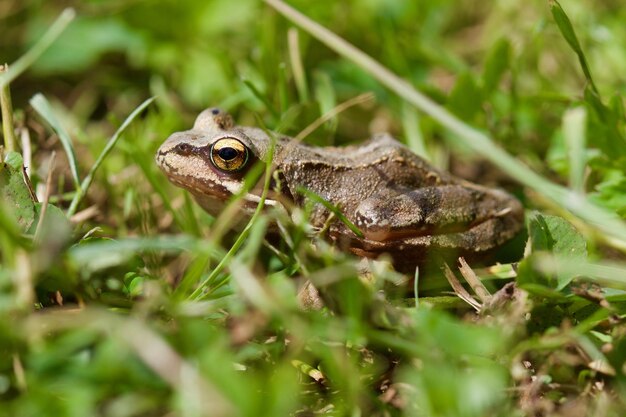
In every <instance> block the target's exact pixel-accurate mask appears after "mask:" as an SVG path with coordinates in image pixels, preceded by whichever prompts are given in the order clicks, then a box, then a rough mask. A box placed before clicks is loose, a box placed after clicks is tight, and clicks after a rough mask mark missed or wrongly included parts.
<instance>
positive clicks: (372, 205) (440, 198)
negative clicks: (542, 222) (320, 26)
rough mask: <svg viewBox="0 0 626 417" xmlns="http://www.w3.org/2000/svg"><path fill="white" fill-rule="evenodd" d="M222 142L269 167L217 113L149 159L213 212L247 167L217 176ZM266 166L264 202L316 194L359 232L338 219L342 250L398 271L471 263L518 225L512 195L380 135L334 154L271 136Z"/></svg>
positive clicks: (251, 202) (263, 147)
mask: <svg viewBox="0 0 626 417" xmlns="http://www.w3.org/2000/svg"><path fill="white" fill-rule="evenodd" d="M224 138H234V139H237V140H238V141H240V142H241V143H242V144H243V145H244V146H245V147H246V148H248V150H249V154H250V158H249V159H248V161H247V164H246V165H247V166H251V165H252V164H253V162H254V161H258V160H260V161H263V162H267V156H268V149H269V144H270V139H269V137H268V136H267V134H266V133H265V132H264V131H262V130H261V129H257V128H252V127H239V126H234V124H233V123H232V119H231V118H230V116H229V115H228V114H226V113H223V112H221V111H220V110H218V109H207V110H205V111H204V112H202V113H201V114H200V115H199V116H198V118H197V119H196V122H195V124H194V127H193V129H191V130H188V131H184V132H178V133H174V134H173V135H172V136H170V137H169V138H168V139H167V140H166V141H165V143H163V145H162V146H161V147H160V148H159V150H158V152H157V157H156V159H157V163H158V164H159V166H160V167H161V169H162V170H163V171H164V172H165V174H166V175H167V177H168V178H169V179H170V180H171V181H172V182H173V183H174V184H176V185H178V186H181V187H183V188H185V189H187V190H189V191H190V192H191V193H192V194H193V195H194V197H195V198H196V200H197V201H198V203H199V204H200V205H201V206H202V207H203V208H204V209H205V210H207V211H208V212H209V213H212V214H217V213H218V212H219V211H220V209H221V207H222V206H223V204H224V203H225V202H226V201H227V200H228V199H229V198H230V196H231V195H232V194H233V193H236V192H237V191H238V190H240V188H241V181H242V178H243V176H244V174H245V169H242V170H240V171H237V172H234V173H229V172H223V171H221V170H220V169H218V168H217V167H216V166H215V164H214V163H213V161H212V160H211V157H210V155H211V145H212V144H213V143H215V142H217V141H219V140H221V139H224ZM274 166H275V167H276V170H277V171H278V173H279V178H280V179H281V180H280V184H281V187H282V188H281V190H279V193H280V196H279V197H277V198H275V199H273V198H272V199H269V200H268V201H267V204H269V205H277V204H281V203H280V202H281V201H282V202H284V201H285V200H288V201H289V202H292V203H294V204H295V205H302V204H303V203H304V201H305V197H303V196H302V194H301V193H299V192H298V191H297V189H298V188H299V187H304V188H306V189H308V190H310V191H312V192H314V193H315V194H317V195H319V196H321V197H322V198H324V199H325V200H327V201H329V202H330V203H332V204H333V205H335V206H337V207H339V208H340V209H341V211H342V212H343V213H344V214H345V216H346V217H347V218H348V219H349V220H350V221H351V222H353V223H354V224H355V225H356V226H357V227H358V228H359V229H360V230H361V231H362V233H363V237H358V236H357V235H356V234H354V233H353V232H352V231H350V230H349V229H348V228H347V227H346V226H345V225H344V224H343V223H342V222H340V221H338V220H337V221H334V222H333V223H332V224H331V226H330V230H329V235H330V237H331V238H332V239H333V240H335V241H336V242H337V243H338V244H339V246H340V247H342V248H344V249H347V250H350V251H351V252H353V253H355V254H357V255H360V256H366V257H377V256H378V255H380V254H382V253H388V254H390V255H391V256H392V258H393V259H394V261H395V263H396V264H399V265H403V266H409V267H410V266H414V265H416V264H419V263H421V262H422V261H423V259H424V256H425V254H427V253H428V254H431V253H455V254H456V255H463V256H467V257H470V258H476V257H477V256H480V255H481V254H483V253H487V252H490V251H492V250H493V249H495V248H497V247H498V246H500V245H502V244H503V243H505V242H506V241H508V240H509V239H511V238H512V237H513V236H514V235H516V234H517V233H518V232H519V231H520V230H521V228H522V225H523V209H522V206H521V204H520V203H519V201H517V200H516V199H515V198H513V197H512V196H510V195H509V194H507V193H505V192H504V191H501V190H497V189H490V188H486V187H482V186H479V185H476V184H472V183H470V182H467V181H464V180H461V179H459V178H456V177H454V176H452V175H451V174H449V173H447V172H443V171H439V170H437V169H435V168H433V167H432V166H430V165H429V164H428V163H427V162H426V161H424V160H423V159H422V158H420V157H419V156H417V155H415V154H414V153H412V152H411V151H410V150H409V149H408V148H406V147H405V146H404V145H402V144H401V143H400V142H398V141H396V140H395V139H393V138H392V137H391V136H389V135H387V134H382V135H376V136H374V137H373V138H372V139H371V140H369V141H367V142H365V143H363V144H361V145H358V146H348V147H341V148H339V147H323V148H321V147H311V146H306V145H303V144H299V143H298V144H295V143H292V142H291V138H286V137H278V140H277V144H276V152H275V157H274ZM244 168H245V167H244ZM245 199H246V205H247V206H248V208H254V207H255V206H256V204H257V203H258V201H259V195H258V194H248V195H247V196H246V198H245ZM282 205H283V206H284V205H285V204H282ZM329 215H330V213H329V211H328V210H327V209H326V208H324V207H323V206H322V205H321V204H317V205H316V206H315V209H314V211H313V214H312V216H311V219H310V221H311V224H312V225H313V226H315V227H322V226H323V225H324V224H325V222H326V221H327V219H328V217H329Z"/></svg>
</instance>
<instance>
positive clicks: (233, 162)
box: [211, 138, 248, 172]
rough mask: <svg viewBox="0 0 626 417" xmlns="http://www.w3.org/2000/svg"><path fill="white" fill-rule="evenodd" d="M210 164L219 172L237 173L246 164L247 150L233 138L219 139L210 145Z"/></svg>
mask: <svg viewBox="0 0 626 417" xmlns="http://www.w3.org/2000/svg"><path fill="white" fill-rule="evenodd" d="M211 162H212V163H213V165H214V166H215V167H216V168H217V169H219V170H220V171H225V172H236V171H239V170H241V169H243V168H244V167H245V166H246V164H247V163H248V148H247V147H246V146H245V145H244V144H243V143H241V142H239V141H238V140H237V139H234V138H223V139H219V140H217V141H216V142H214V143H213V145H211Z"/></svg>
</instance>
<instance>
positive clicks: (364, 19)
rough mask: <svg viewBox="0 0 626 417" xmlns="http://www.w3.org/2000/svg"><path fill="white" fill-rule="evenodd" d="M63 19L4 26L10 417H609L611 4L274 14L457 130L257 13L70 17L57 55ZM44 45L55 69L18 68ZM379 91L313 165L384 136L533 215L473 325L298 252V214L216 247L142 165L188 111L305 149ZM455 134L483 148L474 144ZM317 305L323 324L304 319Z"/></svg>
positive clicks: (153, 5)
mask: <svg viewBox="0 0 626 417" xmlns="http://www.w3.org/2000/svg"><path fill="white" fill-rule="evenodd" d="M61 3H63V5H67V3H66V2H56V1H46V2H43V1H17V0H15V1H13V0H7V1H5V2H3V3H2V5H1V6H0V19H1V25H0V27H1V28H2V32H1V33H0V34H1V35H2V36H0V51H1V52H2V55H1V56H2V57H3V59H4V60H6V61H7V62H9V64H10V67H9V68H10V69H9V73H5V74H4V75H0V85H2V86H5V87H7V86H9V84H7V83H6V82H5V81H6V80H7V77H8V76H7V75H6V74H9V75H10V74H11V71H17V72H19V74H17V72H16V73H15V74H16V75H18V76H17V78H14V79H12V82H11V83H10V89H11V91H10V97H11V98H12V102H13V109H14V112H13V117H12V119H13V121H12V123H13V124H14V125H15V127H16V132H17V136H16V143H17V146H16V150H17V151H19V152H9V151H10V150H11V147H12V145H11V141H10V140H9V139H7V137H8V136H10V135H9V134H7V132H6V130H5V142H4V144H5V149H4V152H3V164H2V165H1V166H0V191H2V197H3V198H2V201H1V202H0V226H1V227H0V315H1V316H0V317H1V318H2V320H0V415H6V416H46V415H50V416H59V415H63V416H65V415H67V416H87V415H89V416H92V415H102V416H164V415H179V416H203V415H207V416H230V415H245V416H257V415H268V416H270V415H276V416H284V415H298V416H310V415H317V414H328V415H351V416H357V415H380V416H386V415H416V416H417V415H419V416H423V415H426V416H485V415H494V416H496V415H498V416H499V415H507V416H509V415H520V416H522V415H555V416H559V415H563V416H565V415H567V416H578V415H580V416H583V415H603V416H604V415H615V416H619V415H622V414H623V410H624V406H625V404H624V403H625V402H626V387H625V386H624V382H625V376H626V366H625V363H626V328H625V326H624V324H623V317H624V314H625V313H626V292H624V289H625V286H626V267H625V264H624V255H623V251H624V248H625V247H626V245H625V243H624V242H625V240H624V239H623V234H622V232H621V230H622V229H621V228H623V227H624V226H623V225H624V223H623V219H624V218H625V217H626V159H625V157H626V141H625V136H624V135H625V132H624V123H625V117H624V102H623V94H624V90H625V85H624V80H623V77H622V74H624V73H626V45H625V44H624V43H625V42H626V33H625V32H626V27H625V26H624V25H623V21H624V19H625V18H626V16H625V15H626V9H624V8H623V7H621V5H620V3H619V2H617V1H601V2H597V1H596V2H591V1H578V2H563V4H562V6H563V9H561V8H560V6H559V5H558V3H554V2H550V3H545V2H539V1H535V2H521V1H501V2H495V1H494V2H476V1H461V2H452V1H443V2H435V1H432V2H426V1H425V2H411V1H392V2H386V1H380V0H352V1H348V2H333V3H310V2H304V1H293V2H290V4H291V5H292V6H294V7H295V8H297V9H298V10H300V11H301V12H303V13H304V14H305V15H306V16H309V17H310V18H312V19H314V20H315V21H317V22H319V23H321V24H322V25H324V26H326V27H328V28H329V29H330V30H332V31H333V32H334V33H336V34H337V35H339V36H341V37H343V38H344V39H346V40H348V41H349V42H351V43H353V44H354V45H355V46H357V47H358V48H360V49H362V50H363V51H364V52H365V53H367V54H369V55H371V56H372V57H373V58H374V59H375V60H376V61H378V62H379V63H381V64H382V65H384V66H386V67H388V68H389V69H390V70H391V71H393V72H394V73H396V74H397V75H399V76H400V77H402V78H404V79H406V80H407V81H409V82H410V83H411V85H412V86H414V87H415V88H416V89H417V90H419V91H422V92H424V93H426V94H427V95H428V96H429V97H431V98H432V99H433V101H434V103H433V104H435V105H437V104H438V105H440V106H443V108H445V109H446V110H447V111H449V112H450V113H451V114H453V115H454V116H456V117H458V118H459V119H460V120H462V121H463V123H464V124H463V123H461V124H460V126H461V128H460V129H461V130H460V131H459V130H458V129H457V130H454V129H452V130H450V127H451V125H450V123H448V122H449V120H448V122H446V121H445V120H444V122H443V123H439V122H441V120H437V119H436V117H435V118H431V117H428V116H426V115H425V114H423V113H421V112H419V111H418V110H417V109H416V108H414V107H412V106H411V105H410V104H407V103H406V102H405V101H404V100H403V99H402V98H401V95H399V94H396V93H394V92H393V91H392V90H387V89H386V88H385V87H383V85H382V84H379V83H378V82H377V81H376V79H375V77H374V76H373V75H372V74H370V73H368V70H367V68H366V69H362V68H359V67H358V66H357V65H356V64H355V63H354V62H353V61H351V60H350V59H349V54H344V53H342V55H341V56H338V55H336V54H335V53H334V52H332V51H331V50H330V49H327V48H326V47H324V46H322V45H321V44H320V43H319V42H318V41H317V40H315V39H314V38H313V37H311V36H310V35H308V34H307V32H306V31H299V30H298V29H295V28H294V27H292V26H291V24H290V23H289V21H287V20H286V19H284V18H283V17H281V16H280V15H279V14H278V13H276V12H275V11H273V10H272V8H270V7H269V6H268V5H266V4H264V3H261V2H258V1H253V0H245V1H238V2H230V1H221V0H214V1H209V2H201V1H187V2H184V3H175V2H167V1H152V2H141V1H130V2H117V1H113V2H101V1H83V2H76V3H75V4H74V7H75V8H76V18H75V19H73V21H72V22H71V23H70V22H69V21H70V20H71V15H68V14H66V15H64V16H65V17H66V18H67V19H66V21H65V23H64V22H61V23H60V25H61V26H63V25H65V24H66V23H67V24H68V26H67V28H66V29H65V30H64V31H63V33H62V34H61V35H60V36H59V37H58V38H57V37H56V35H55V34H54V33H50V32H48V33H47V34H45V33H46V30H47V29H49V27H50V25H51V24H52V22H53V21H54V20H55V19H56V18H57V16H59V15H60V13H61V10H62V9H61V6H62V5H61ZM274 3H275V2H274ZM570 21H571V24H570ZM61 26H58V28H59V32H60V30H61V29H63V28H62V27H61ZM42 40H43V42H47V43H50V46H49V48H47V50H46V52H45V53H44V54H43V55H42V56H40V57H38V58H37V59H36V60H33V62H26V64H25V65H24V67H21V65H20V64H19V62H20V61H18V59H22V60H23V59H24V58H25V57H26V58H27V60H28V57H29V55H27V54H26V51H27V50H29V48H31V47H33V45H35V43H36V42H42ZM330 43H331V45H330V46H331V47H333V45H334V46H336V45H337V42H336V41H332V40H331V42H330ZM39 45H42V48H43V47H44V46H47V45H44V44H41V43H40V44H39ZM35 48H37V47H35ZM31 51H32V49H31ZM33 58H34V57H33ZM21 62H25V61H21ZM11 78H13V77H11ZM383 82H384V80H383ZM368 91H371V92H373V93H374V94H375V97H376V102H372V101H370V102H368V103H365V104H361V105H359V106H355V107H352V108H350V109H349V110H347V111H345V112H343V113H342V114H340V115H339V116H337V117H334V118H332V119H331V120H330V121H328V122H327V123H325V124H324V125H323V126H322V127H321V128H320V129H318V130H317V131H315V132H314V133H313V134H312V135H311V136H310V137H308V138H307V141H308V142H310V143H314V144H335V143H337V144H343V143H348V142H354V141H358V140H361V139H363V138H365V137H367V136H368V135H369V134H370V133H371V132H373V131H380V130H388V131H391V132H392V133H394V134H395V135H396V136H398V137H401V138H403V139H404V140H405V141H406V143H408V144H409V146H411V147H412V148H413V149H414V150H415V151H416V152H419V153H421V154H423V155H425V156H427V157H428V158H429V159H430V160H431V161H433V162H434V163H436V164H437V165H439V166H441V167H443V168H449V169H451V170H453V171H455V172H457V173H459V174H460V175H462V176H464V177H466V178H469V179H472V180H476V181H479V182H482V183H485V184H489V185H499V186H501V187H506V188H508V189H509V190H510V191H511V192H514V193H516V194H517V195H518V196H519V197H520V198H521V199H522V200H523V202H524V204H525V206H526V207H527V208H528V216H527V217H528V221H527V223H528V235H529V236H530V238H531V241H530V242H531V243H530V244H529V245H528V246H527V256H526V257H525V259H524V260H523V261H522V262H521V263H520V264H519V265H516V266H515V267H511V266H504V267H500V268H499V269H498V268H495V269H494V268H492V269H476V272H477V273H478V274H479V275H480V277H481V278H483V280H484V283H485V285H486V290H487V291H488V292H489V293H491V294H492V295H488V294H485V293H480V292H479V291H476V293H477V296H476V297H474V301H473V303H474V305H475V306H477V309H478V310H479V311H478V312H475V311H474V310H473V309H472V308H471V307H470V305H469V304H467V303H465V302H463V301H462V300H461V299H460V298H458V297H456V296H453V295H451V293H450V289H449V287H448V286H447V284H444V282H445V280H444V279H443V278H442V276H443V272H442V273H441V274H435V275H441V276H433V277H428V280H427V281H421V282H420V290H419V295H420V297H419V298H418V299H417V300H414V299H406V298H405V296H404V295H405V293H406V292H407V287H408V286H409V285H410V284H408V283H407V281H408V278H407V277H402V276H399V275H398V274H396V273H393V272H392V271H390V270H388V269H385V268H384V267H382V266H381V265H377V266H374V269H373V272H374V274H373V277H372V279H371V280H368V281H364V280H362V279H360V278H359V273H358V268H357V263H356V262H357V260H355V259H354V258H352V257H350V256H347V255H344V254H341V253H339V252H337V251H336V250H335V249H334V248H332V247H330V246H328V245H327V244H326V243H325V242H324V241H323V240H321V239H319V238H317V237H314V236H311V235H310V233H309V230H308V228H307V226H306V220H305V219H306V216H305V215H303V216H302V220H301V221H300V222H299V223H296V224H290V225H289V226H288V228H287V230H286V231H284V235H283V241H282V242H280V243H279V244H278V245H270V244H269V243H267V242H265V241H264V239H263V237H264V232H265V230H266V229H267V227H268V223H269V222H270V221H271V220H272V216H274V214H268V215H264V216H261V217H259V218H258V219H257V221H255V222H254V223H253V224H251V226H250V228H249V229H248V232H247V233H248V234H247V236H246V239H240V240H239V241H238V245H240V246H239V247H238V250H237V251H232V250H230V247H231V245H232V243H233V242H234V241H235V240H236V236H231V235H229V234H227V233H220V232H218V231H219V230H220V229H221V228H223V226H224V224H228V223H231V222H232V220H233V219H232V216H233V214H232V213H231V214H229V213H226V214H225V215H224V216H221V217H220V218H218V219H214V218H212V217H210V216H208V215H207V214H205V213H203V212H202V211H201V210H199V209H198V208H197V207H196V206H195V205H194V203H193V202H192V201H191V200H190V198H189V196H188V195H186V194H184V193H183V192H181V191H180V190H176V189H174V188H173V187H170V186H169V185H168V183H167V181H166V179H165V178H164V177H163V176H162V174H160V173H159V172H158V170H157V168H156V166H155V165H154V163H153V155H154V152H155V150H156V148H157V147H158V146H159V144H160V143H161V142H162V141H163V140H164V139H165V138H166V137H167V136H168V135H169V134H170V133H171V132H173V131H176V130H181V129H185V128H187V127H188V126H189V125H190V124H191V122H192V120H193V118H194V117H195V114H196V113H197V112H198V111H199V110H201V109H202V108H204V107H207V106H212V105H220V106H222V107H224V108H226V109H228V110H231V111H233V112H234V113H235V115H236V117H237V119H238V122H239V123H240V124H256V123H257V121H256V118H257V117H258V118H259V120H261V121H262V122H263V123H264V124H265V125H266V126H268V127H269V128H272V129H276V130H280V131H281V132H285V133H287V134H291V135H296V134H298V133H299V132H300V131H301V130H302V129H303V128H304V127H306V126H308V125H309V124H310V123H311V122H313V121H314V120H316V119H317V118H319V117H320V116H321V115H323V114H325V113H327V112H328V111H329V110H331V109H332V108H334V107H335V106H336V105H338V104H339V103H342V102H345V101H346V100H348V99H350V98H352V97H355V96H357V95H360V94H362V93H364V92H368ZM7 93H8V92H7ZM37 93H41V94H39V95H35V94H37ZM400 94H401V93H400ZM6 96H8V94H6V95H5V97H6ZM149 96H156V99H155V101H154V102H153V104H151V105H149V103H148V102H144V100H145V99H146V98H148V97H149ZM142 102H144V104H143V105H144V106H145V105H149V107H148V110H147V111H141V107H140V104H141V103H142ZM426 110H428V109H426ZM134 111H135V112H134ZM133 112H134V113H133ZM131 113H132V114H131ZM129 115H130V116H129ZM7 120H8V118H7V116H6V115H4V114H3V127H5V128H6V127H7V123H8V122H7ZM118 128H120V129H119V130H118ZM472 128H474V129H477V132H478V134H479V135H480V137H481V138H482V137H487V138H492V139H493V140H494V141H495V142H496V145H497V146H498V147H497V148H495V147H492V143H491V142H486V145H485V146H476V144H473V145H472V143H467V142H464V139H468V138H469V139H470V140H471V138H472V136H471V135H469V136H468V137H465V136H464V132H476V131H474V130H472ZM107 143H108V145H107ZM479 143H481V142H479ZM7 145H8V146H7ZM113 146H114V147H113ZM477 148H478V149H477ZM500 148H501V149H504V150H506V151H507V152H508V154H509V155H512V156H513V157H514V158H515V159H514V160H512V162H511V163H508V162H507V163H501V164H500V168H501V170H495V169H493V168H492V167H491V166H490V165H487V164H486V163H485V162H483V159H480V158H478V157H477V156H476V154H475V152H476V151H478V152H479V153H481V152H482V155H481V156H482V158H485V159H491V160H495V162H496V164H497V163H498V161H499V160H504V161H509V160H508V159H501V158H500V156H499V155H500V154H499V153H498V152H499V151H498V149H500ZM472 150H473V151H474V153H472V152H471V151H472ZM504 157H506V158H508V156H506V155H505V156H504ZM499 158H500V159H499ZM518 163H521V164H523V165H520V166H526V167H530V168H531V169H532V170H533V171H534V173H536V176H535V174H532V175H525V176H524V175H523V174H524V172H522V175H520V173H519V170H518V171H516V168H517V165H516V164H518ZM22 164H24V165H26V166H27V168H28V170H29V177H30V181H31V183H32V189H33V190H34V193H35V194H36V195H37V196H38V200H39V202H37V203H35V202H33V200H32V197H31V196H30V194H29V192H28V189H27V187H26V186H25V184H24V182H23V179H22ZM507 174H508V175H509V176H511V177H513V178H516V179H517V180H518V182H512V181H510V180H509V179H508V177H507ZM77 190H80V191H78V192H77ZM552 191H554V192H552ZM45 202H48V203H49V204H45ZM587 208H591V209H590V210H587ZM42 213H44V214H43V215H42ZM304 214H306V212H305V213H304ZM222 232H224V231H222ZM311 241H313V242H314V243H315V246H312V245H311ZM224 259H228V262H225V263H224V262H222V263H220V261H222V260H224ZM217 266H220V268H217ZM222 266H223V267H224V268H222ZM457 275H459V276H460V274H458V273H457ZM307 281H310V282H311V283H313V285H314V286H315V287H316V288H317V289H318V290H319V293H320V297H321V299H322V300H323V301H324V303H325V308H323V309H321V310H303V309H302V308H300V307H299V305H298V301H297V291H298V290H299V288H301V287H302V286H303V285H306V284H305V283H306V282H307ZM511 281H514V282H516V284H517V286H518V289H517V290H515V291H513V290H511V289H512V287H510V286H506V287H504V286H505V284H506V283H508V282H511ZM502 287H504V289H503V290H502V291H500V292H497V291H498V289H500V288H502ZM474 289H475V288H474ZM493 294H495V295H493ZM478 295H480V296H478Z"/></svg>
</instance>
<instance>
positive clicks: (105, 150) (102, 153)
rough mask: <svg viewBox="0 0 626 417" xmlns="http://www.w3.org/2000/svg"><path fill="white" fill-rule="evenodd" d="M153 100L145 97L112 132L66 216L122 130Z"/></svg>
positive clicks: (74, 210)
mask: <svg viewBox="0 0 626 417" xmlns="http://www.w3.org/2000/svg"><path fill="white" fill-rule="evenodd" d="M153 101H154V97H151V98H149V99H147V100H146V101H144V102H143V103H141V104H140V105H139V107H137V108H136V109H135V110H134V111H133V112H132V113H131V114H130V115H129V116H128V117H127V118H126V120H124V123H122V125H121V126H120V127H119V128H118V129H117V131H116V132H115V133H114V134H113V136H111V138H110V139H109V141H108V142H107V144H106V146H105V147H104V149H103V150H102V152H100V155H99V156H98V159H96V162H95V163H94V164H93V165H92V167H91V169H90V170H89V173H88V174H87V176H86V177H85V179H84V180H83V182H82V184H81V186H80V187H79V188H78V190H77V192H76V195H75V196H74V199H73V200H72V203H71V204H70V208H69V209H68V210H67V216H68V217H70V216H72V215H73V214H74V213H76V209H77V207H78V204H80V202H81V201H82V199H83V198H84V197H85V194H86V193H87V190H88V189H89V187H90V186H91V182H92V181H93V177H94V175H95V174H96V171H97V170H98V168H99V167H100V165H102V162H103V161H104V158H106V157H107V155H108V154H109V153H110V152H111V150H112V149H113V147H114V146H115V144H116V143H117V141H118V140H119V138H120V136H121V135H122V133H123V132H124V130H126V128H127V127H128V125H130V124H131V122H132V121H133V120H135V118H136V117H137V116H138V115H139V114H140V113H141V112H142V111H144V109H145V108H146V107H148V106H149V105H150V103H152V102H153Z"/></svg>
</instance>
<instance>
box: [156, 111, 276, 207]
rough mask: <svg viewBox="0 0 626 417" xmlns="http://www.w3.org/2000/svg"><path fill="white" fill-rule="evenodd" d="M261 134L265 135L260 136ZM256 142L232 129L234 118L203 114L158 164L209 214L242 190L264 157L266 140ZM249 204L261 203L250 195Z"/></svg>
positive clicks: (174, 138) (162, 152) (162, 151)
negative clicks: (249, 171)
mask: <svg viewBox="0 0 626 417" xmlns="http://www.w3.org/2000/svg"><path fill="white" fill-rule="evenodd" d="M261 133H262V132H261ZM259 134H260V133H259V132H255V140H254V141H253V140H251V138H250V137H249V136H248V135H247V134H246V133H245V132H244V129H240V128H237V127H235V126H234V125H233V120H232V118H231V116H230V115H229V114H227V113H225V112H223V111H221V110H220V109H216V108H210V109H207V110H204V111H203V112H202V113H200V115H199V116H198V118H197V119H196V121H195V123H194V126H193V128H192V129H191V130H187V131H184V132H177V133H174V134H173V135H171V136H170V137H169V138H167V140H166V141H165V142H164V143H163V144H162V145H161V147H160V148H159V150H158V151H157V154H156V161H157V164H158V165H159V167H160V168H161V170H162V171H163V172H164V173H165V175H167V177H168V178H169V180H170V181H171V182H173V183H174V184H176V185H178V186H180V187H182V188H184V189H186V190H188V191H190V192H191V193H192V194H193V195H194V196H195V197H196V199H197V200H198V202H199V203H200V204H201V205H202V206H203V207H204V208H205V209H206V210H207V211H209V212H211V213H216V212H218V211H219V209H220V207H221V206H222V205H223V203H224V202H225V201H226V200H228V199H229V198H230V197H231V196H232V195H233V194H237V193H238V192H239V191H240V190H241V188H242V186H243V178H244V176H245V174H246V172H247V171H248V170H249V168H250V167H251V166H252V165H254V163H255V162H256V161H259V160H263V159H264V157H265V154H266V152H265V143H266V142H267V136H266V135H265V134H263V136H264V137H263V138H258V137H256V136H258V135H259ZM246 200H248V201H250V202H251V203H253V202H254V200H257V201H258V196H256V195H255V194H249V195H248V196H246Z"/></svg>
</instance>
